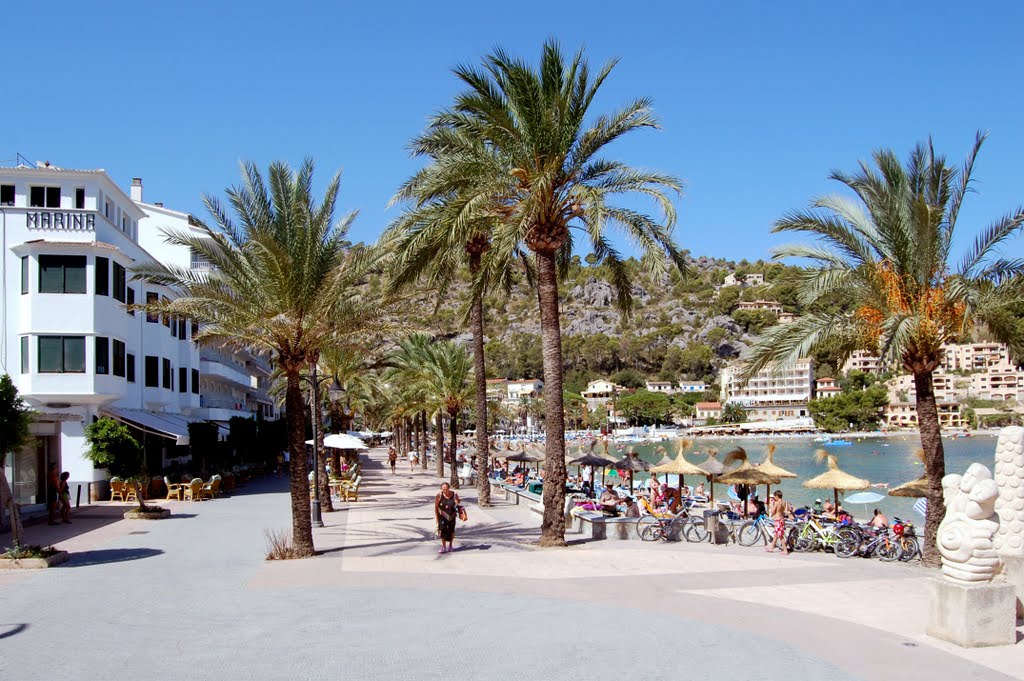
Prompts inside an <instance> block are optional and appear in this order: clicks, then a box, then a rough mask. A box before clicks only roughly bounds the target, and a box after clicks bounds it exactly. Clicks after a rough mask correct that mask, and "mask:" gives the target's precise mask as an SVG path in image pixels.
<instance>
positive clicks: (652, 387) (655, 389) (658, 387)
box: [644, 381, 676, 395]
mask: <svg viewBox="0 0 1024 681" xmlns="http://www.w3.org/2000/svg"><path fill="white" fill-rule="evenodd" d="M644 387H645V388H647V391H648V392H652V393H661V394H662V395H672V394H673V393H675V392H676V389H675V387H674V386H673V385H672V381H647V383H645V384H644Z"/></svg>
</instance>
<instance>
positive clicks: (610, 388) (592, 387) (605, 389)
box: [582, 379, 618, 411]
mask: <svg viewBox="0 0 1024 681" xmlns="http://www.w3.org/2000/svg"><path fill="white" fill-rule="evenodd" d="M617 388H618V386H616V385H615V384H614V383H612V382H611V381H606V380H604V379H598V380H596V381H591V382H590V383H588V384H587V389H586V390H584V391H583V393H582V394H583V398H584V399H585V400H586V401H587V408H588V409H589V410H590V411H596V410H597V408H598V407H599V406H601V405H607V404H608V403H609V402H611V401H612V400H613V399H615V394H616V392H618V391H617Z"/></svg>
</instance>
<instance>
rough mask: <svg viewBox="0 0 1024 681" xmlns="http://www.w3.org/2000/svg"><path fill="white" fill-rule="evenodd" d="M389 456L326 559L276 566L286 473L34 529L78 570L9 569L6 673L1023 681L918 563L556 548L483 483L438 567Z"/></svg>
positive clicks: (335, 517) (368, 469)
mask: <svg viewBox="0 0 1024 681" xmlns="http://www.w3.org/2000/svg"><path fill="white" fill-rule="evenodd" d="M383 458H384V457H383V451H377V450H375V451H373V452H371V454H370V457H369V460H368V461H367V463H366V464H365V465H364V472H365V476H364V491H363V492H362V493H361V497H360V498H361V500H360V501H359V502H354V503H351V504H340V510H339V511H337V512H335V513H330V514H325V523H326V526H325V527H324V528H323V529H320V530H317V531H316V535H315V539H316V544H317V548H318V549H320V550H321V551H322V554H321V555H320V556H318V557H316V558H313V559H309V560H303V561H286V562H265V561H264V560H262V558H263V555H264V553H265V540H264V536H263V535H264V530H266V529H282V528H286V527H288V526H289V518H288V497H287V487H286V481H285V480H283V479H282V480H277V479H274V478H270V479H267V480H262V481H256V482H254V483H251V484H250V485H249V486H248V487H247V488H243V489H242V490H240V491H239V492H238V493H236V494H235V495H234V496H232V497H229V498H225V499H218V500H215V501H206V502H202V503H185V502H169V503H168V505H169V506H170V507H171V508H172V510H173V512H174V515H173V516H172V518H170V519H168V520H161V521H155V522H154V521H149V522H147V521H124V520H120V521H117V520H116V516H115V513H116V509H117V508H118V507H123V505H120V504H112V505H107V504H104V505H99V506H94V507H91V508H89V509H88V510H83V511H82V512H80V513H78V514H76V515H75V516H74V518H73V519H74V521H75V524H74V525H72V526H62V527H48V526H46V525H45V524H44V525H36V526H31V527H29V528H28V531H29V538H30V540H31V541H32V542H33V543H51V542H56V543H57V544H58V546H62V547H67V548H69V549H70V550H71V551H72V552H73V555H72V559H71V560H70V561H69V562H68V563H66V564H65V566H63V567H59V568H54V569H50V570H43V571H37V572H28V571H7V572H2V571H0V604H2V606H0V679H4V680H6V679H26V680H29V679H47V680H50V679H92V678H98V677H99V676H101V675H102V676H103V677H105V678H112V677H116V676H125V677H132V678H143V679H152V678H161V679H162V678H177V679H215V678H216V679H225V678H227V679H233V678H243V677H248V678H256V679H283V678H298V679H336V678H342V679H345V678H353V679H359V678H367V679H448V678H452V677H455V676H461V677H464V678H472V679H507V678H517V679H525V680H529V679H538V680H547V679H580V678H588V677H589V678H594V677H597V676H600V677H602V678H604V677H605V676H614V677H622V676H624V675H625V676H626V677H627V678H643V679H645V681H646V680H654V679H668V678H680V677H682V678H691V677H695V676H698V675H699V676H700V677H707V678H709V679H712V681H729V680H731V679H749V678H750V677H752V676H758V677H762V678H769V679H775V678H787V679H809V680H810V679H830V680H831V681H840V680H845V679H880V678H881V679H886V678H900V679H929V680H933V679H961V678H972V679H1006V678H1024V664H1022V663H1024V649H1022V645H1024V644H1018V645H1017V646H1012V647H1006V648H997V649H985V650H972V651H965V650H962V649H959V648H957V647H955V646H952V645H949V644H945V643H942V642H939V641H934V640H932V639H929V638H927V637H925V636H924V635H923V630H924V617H925V608H926V600H925V595H924V579H925V578H926V576H927V575H928V574H929V573H928V572H927V571H924V570H922V569H921V568H918V567H914V566H905V565H888V564H882V563H879V562H877V561H873V560H856V559H851V560H846V561H841V560H838V559H836V558H834V557H832V556H830V555H791V556H788V557H783V556H781V555H778V554H774V555H769V554H766V553H765V552H764V551H762V550H760V549H756V548H750V549H744V548H742V547H737V546H728V547H717V546H711V545H704V544H701V545H696V544H686V543H679V544H654V545H649V544H646V543H645V544H640V543H634V542H587V541H584V540H583V539H582V538H581V537H575V536H573V535H570V536H569V539H570V543H571V544H572V545H571V546H570V547H569V548H566V549H557V550H555V549H539V548H537V547H536V545H535V542H536V538H537V535H538V531H537V529H536V528H537V525H538V524H539V517H538V516H537V515H535V514H533V513H531V512H530V511H529V510H528V509H527V508H526V506H515V505H510V504H506V503H505V502H504V501H502V502H500V503H496V504H495V506H493V507H492V508H489V509H481V508H478V507H476V506H475V503H474V501H475V499H474V497H475V493H474V492H473V491H472V490H464V491H462V492H461V493H462V495H463V499H464V501H467V502H469V503H468V504H467V506H468V510H469V513H470V521H469V522H468V523H466V524H461V523H460V525H459V528H458V533H457V536H456V542H455V543H456V549H457V550H456V551H455V552H454V553H451V554H447V555H438V554H437V542H436V541H434V540H433V529H434V520H433V510H432V506H431V503H432V499H433V495H434V493H435V491H436V488H437V482H438V481H437V480H436V479H435V478H434V477H433V475H432V473H428V472H422V471H420V470H419V469H417V470H416V472H415V473H410V472H409V470H408V467H407V466H406V467H405V469H404V470H403V467H402V465H401V464H400V465H399V473H398V475H396V476H394V477H392V476H391V474H390V471H386V470H384V466H383V465H382V462H383ZM1018 638H1021V636H1020V635H1019V636H1018Z"/></svg>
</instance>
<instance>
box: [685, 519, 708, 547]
mask: <svg viewBox="0 0 1024 681" xmlns="http://www.w3.org/2000/svg"><path fill="white" fill-rule="evenodd" d="M683 523H684V524H683V539H685V540H686V541H690V542H702V541H706V540H707V538H708V528H707V526H706V525H704V519H703V518H695V517H693V516H690V517H689V518H687V519H686V520H685V521H683Z"/></svg>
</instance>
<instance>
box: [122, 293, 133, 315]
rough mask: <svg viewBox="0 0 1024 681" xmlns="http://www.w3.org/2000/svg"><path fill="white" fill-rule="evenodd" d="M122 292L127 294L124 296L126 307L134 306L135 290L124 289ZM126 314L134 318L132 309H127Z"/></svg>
mask: <svg viewBox="0 0 1024 681" xmlns="http://www.w3.org/2000/svg"><path fill="white" fill-rule="evenodd" d="M124 292H125V293H126V294H127V295H125V304H127V305H134V304H135V289H133V288H126V289H125V290H124ZM128 314H130V315H131V316H133V317H134V316H135V310H133V309H131V308H130V307H129V308H128Z"/></svg>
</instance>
